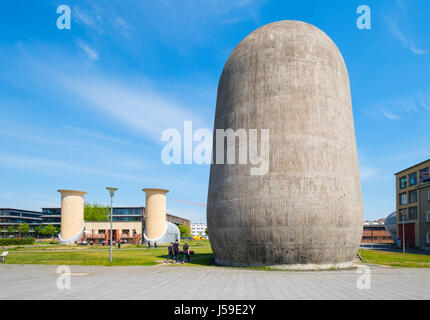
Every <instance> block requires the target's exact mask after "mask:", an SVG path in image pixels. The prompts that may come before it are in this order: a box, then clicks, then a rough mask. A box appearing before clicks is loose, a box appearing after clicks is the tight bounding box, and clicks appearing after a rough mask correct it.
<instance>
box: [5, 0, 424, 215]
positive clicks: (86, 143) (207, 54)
mask: <svg viewBox="0 0 430 320" xmlns="http://www.w3.org/2000/svg"><path fill="white" fill-rule="evenodd" d="M62 4H66V5H68V6H69V7H70V8H71V11H72V28H71V30H59V29H57V27H56V21H57V18H58V16H59V15H58V14H57V13H56V9H57V6H59V5H62ZM362 4H366V5H368V6H370V8H371V13H372V28H371V30H359V29H357V27H356V20H357V18H358V16H359V15H358V14H357V13H356V9H357V7H358V6H359V5H362ZM429 17H430V1H428V0H403V1H401V0H398V1H395V0H378V1H375V0H361V1H355V0H345V1H340V0H339V1H334V0H332V1H319V0H313V1H311V0H301V1H286V0H284V1H260V0H258V1H251V0H236V1H228V0H195V1H194V0H193V1H191V0H184V1H167V0H144V1H137V0H128V1H114V0H109V1H108V0H106V1H102V0H99V1H68V0H65V1H61V2H59V1H42V0H40V1H31V2H30V1H27V0H15V1H13V2H12V1H10V2H5V3H2V4H1V10H0V115H1V117H0V181H1V183H0V207H17V208H23V209H33V210H38V209H40V208H41V207H49V206H59V205H60V195H59V194H58V193H57V192H56V190H57V189H60V188H70V189H78V190H84V191H87V192H88V195H87V196H86V200H88V201H96V202H100V203H108V201H109V199H108V193H107V191H106V190H105V187H106V186H115V187H118V188H119V191H118V193H117V196H116V199H115V202H116V204H118V205H124V206H128V205H130V206H134V205H138V206H139V205H143V204H144V193H143V192H142V191H141V190H142V188H144V187H163V188H167V189H169V190H170V193H169V194H168V197H169V200H168V203H167V207H168V210H169V212H171V213H173V214H176V215H180V216H183V217H186V218H189V219H191V220H192V221H194V222H198V221H206V213H205V208H203V207H199V206H191V205H187V204H181V203H178V202H174V201H172V200H171V199H180V200H185V201H190V202H195V203H205V202H206V197H207V187H208V177H209V166H208V165H170V166H167V165H164V164H163V163H162V162H161V160H160V154H161V149H162V147H163V143H162V142H161V140H160V137H161V132H162V131H163V130H164V129H167V128H177V129H179V130H180V131H182V127H183V121H184V120H192V121H193V126H194V129H198V128H209V129H212V126H213V117H214V111H215V102H216V92H217V84H218V80H219V77H220V75H221V72H222V68H223V66H224V63H225V62H226V60H227V58H228V56H229V54H230V53H231V51H232V50H233V49H234V47H235V46H236V45H237V44H238V43H239V42H240V41H241V40H242V39H243V38H244V37H245V36H246V35H248V34H249V33H250V32H252V31H253V30H255V29H257V28H258V27H261V26H263V25H265V24H267V23H270V22H274V21H277V20H302V21H305V22H308V23H311V24H313V25H315V26H317V27H319V28H320V29H322V30H323V31H325V32H326V33H327V34H328V35H329V36H330V37H331V38H332V39H333V41H334V42H335V43H336V44H337V46H338V47H339V49H340V51H341V53H342V55H343V57H344V60H345V63H346V65H347V68H348V71H349V76H350V82H351V92H352V103H353V110H354V118H355V128H356V135H357V144H358V153H359V160H360V170H361V178H362V189H363V199H364V205H365V212H364V214H365V219H375V218H380V217H385V216H386V215H388V214H389V213H390V212H391V211H392V210H393V209H394V208H395V193H394V192H395V180H394V176H393V174H394V173H395V172H397V171H400V170H401V169H403V168H405V167H408V166H410V165H413V164H415V163H417V162H421V161H423V160H426V159H428V158H430V148H429V143H430V130H429V125H428V123H429V117H430V72H429V71H430V37H429V34H430V19H429Z"/></svg>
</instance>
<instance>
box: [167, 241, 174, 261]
mask: <svg viewBox="0 0 430 320" xmlns="http://www.w3.org/2000/svg"><path fill="white" fill-rule="evenodd" d="M167 251H168V256H167V260H166V262H169V259H170V258H172V259H173V242H170V244H169V246H168V247H167Z"/></svg>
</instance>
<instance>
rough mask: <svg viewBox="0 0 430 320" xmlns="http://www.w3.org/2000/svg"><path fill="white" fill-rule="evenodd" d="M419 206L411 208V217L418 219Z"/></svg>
mask: <svg viewBox="0 0 430 320" xmlns="http://www.w3.org/2000/svg"><path fill="white" fill-rule="evenodd" d="M417 212H418V209H417V207H411V208H409V219H416V218H417Z"/></svg>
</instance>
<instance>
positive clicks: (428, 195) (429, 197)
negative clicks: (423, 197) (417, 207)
mask: <svg viewBox="0 0 430 320" xmlns="http://www.w3.org/2000/svg"><path fill="white" fill-rule="evenodd" d="M427 200H428V201H430V191H429V192H428V193H427Z"/></svg>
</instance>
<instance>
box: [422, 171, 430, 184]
mask: <svg viewBox="0 0 430 320" xmlns="http://www.w3.org/2000/svg"><path fill="white" fill-rule="evenodd" d="M424 182H430V176H429V168H425V169H422V170H420V183H424Z"/></svg>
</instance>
